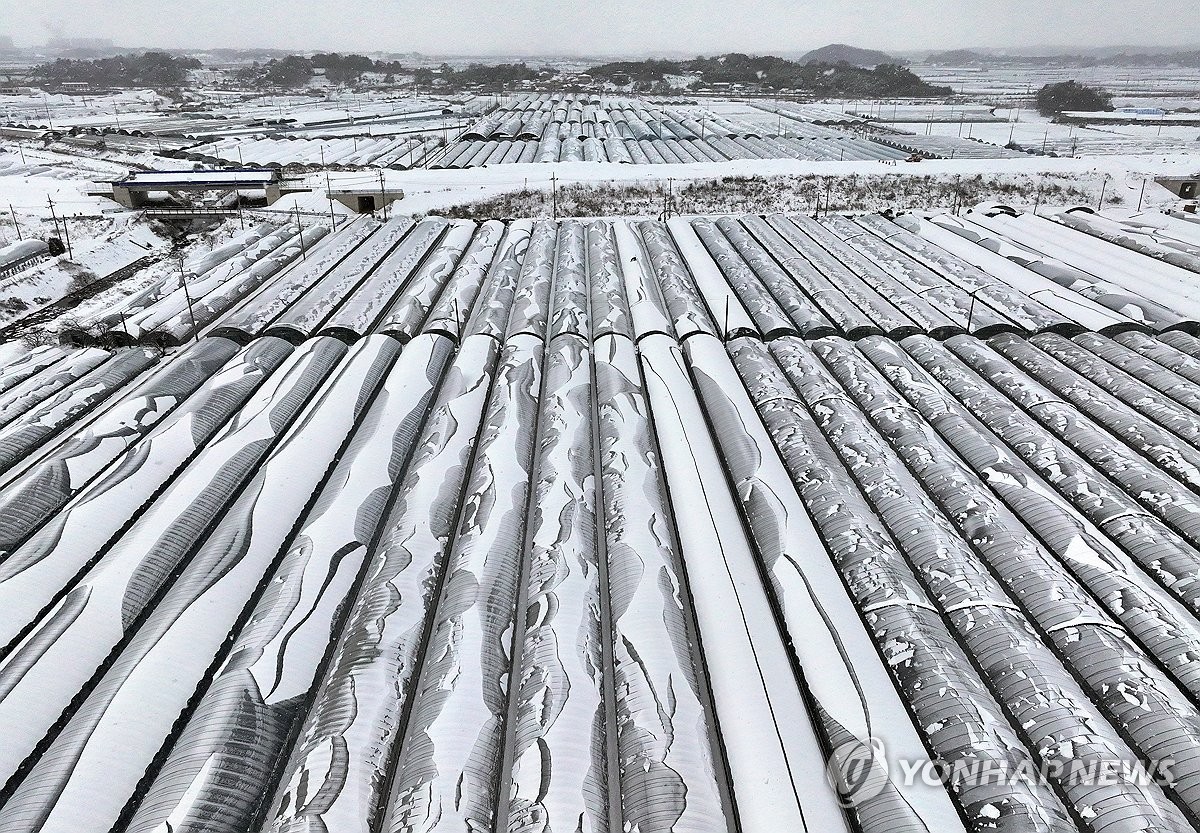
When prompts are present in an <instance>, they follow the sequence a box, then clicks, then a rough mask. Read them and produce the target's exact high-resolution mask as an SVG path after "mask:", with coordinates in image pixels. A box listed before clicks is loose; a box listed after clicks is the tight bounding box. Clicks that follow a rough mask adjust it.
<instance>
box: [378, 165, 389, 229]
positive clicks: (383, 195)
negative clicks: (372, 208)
mask: <svg viewBox="0 0 1200 833" xmlns="http://www.w3.org/2000/svg"><path fill="white" fill-rule="evenodd" d="M379 204H380V205H381V206H382V207H383V219H384V220H385V221H386V220H387V218H388V216H387V190H386V188H385V186H384V184H383V169H382V168H380V169H379Z"/></svg>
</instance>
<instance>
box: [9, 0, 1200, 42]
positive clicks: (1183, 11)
mask: <svg viewBox="0 0 1200 833" xmlns="http://www.w3.org/2000/svg"><path fill="white" fill-rule="evenodd" d="M3 34H8V35H10V36H11V37H12V38H13V39H14V40H15V41H16V43H17V45H18V46H31V45H36V44H41V43H44V42H45V41H46V39H47V38H48V37H50V36H53V35H56V34H57V35H62V36H93V37H105V38H111V39H112V40H113V41H115V42H116V43H117V44H118V45H130V46H134V45H137V46H164V47H216V46H228V47H256V46H258V47H279V48H288V49H296V50H315V49H328V50H340V51H348V50H358V51H392V52H408V51H421V52H426V53H435V54H436V53H455V54H512V55H521V54H588V55H600V54H602V55H614V54H625V53H639V54H640V53H654V52H659V51H663V52H667V51H671V52H682V53H686V54H700V53H708V54H712V53H717V52H728V51H735V50H736V51H745V52H758V53H765V52H803V51H806V50H808V49H811V48H814V47H817V46H822V45H824V44H826V43H830V42H844V43H851V44H853V45H855V46H864V47H870V48H876V49H885V50H886V49H896V50H900V49H946V48H955V47H971V46H1025V45H1031V44H1061V45H1064V46H1074V47H1086V46H1107V45H1113V44H1145V45H1164V46H1169V45H1186V44H1189V43H1190V44H1195V43H1196V42H1197V41H1200V1H1198V0H1153V2H1145V1H1144V0H957V1H956V2H951V0H688V1H687V2H663V0H590V2H580V1H579V0H524V2H513V1H512V0H441V2H436V1H435V0H191V2H187V3H184V2H180V0H0V35H3Z"/></svg>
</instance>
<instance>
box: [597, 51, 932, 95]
mask: <svg viewBox="0 0 1200 833" xmlns="http://www.w3.org/2000/svg"><path fill="white" fill-rule="evenodd" d="M587 73H588V74H589V75H591V76H592V78H595V79H599V80H604V81H612V82H613V83H616V84H621V85H624V84H633V85H634V87H635V88H636V89H654V88H656V87H658V86H660V85H661V84H663V83H664V82H665V79H666V77H667V76H679V75H690V76H697V77H698V81H699V82H700V83H704V84H741V85H743V86H746V87H757V88H761V89H765V90H796V91H804V92H811V93H814V94H816V95H820V96H944V95H950V94H951V93H952V92H953V91H952V90H951V89H950V88H949V87H939V86H934V85H932V84H927V83H926V82H925V81H923V80H922V79H921V78H919V77H917V76H916V75H914V74H913V73H912V72H911V71H909V70H908V69H906V68H905V67H903V66H900V65H899V64H880V65H879V66H877V67H875V68H874V69H864V68H862V67H858V66H854V65H852V64H848V63H845V62H843V63H836V64H829V63H818V62H809V63H801V62H799V61H789V60H787V59H785V58H777V57H775V56H773V55H743V54H741V53H738V52H731V53H729V54H728V55H720V56H717V57H713V58H694V59H692V60H690V61H663V60H649V61H617V62H615V63H610V64H603V65H601V66H598V67H592V68H591V69H589V70H588V71H587Z"/></svg>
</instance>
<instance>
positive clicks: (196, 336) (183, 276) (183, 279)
mask: <svg viewBox="0 0 1200 833" xmlns="http://www.w3.org/2000/svg"><path fill="white" fill-rule="evenodd" d="M179 285H180V286H181V287H183V297H184V298H185V299H186V300H187V308H188V318H190V319H191V321H192V340H193V341H195V342H199V341H200V333H199V332H198V331H197V329H196V311H195V310H194V309H193V308H192V293H191V291H190V290H189V289H188V285H187V273H186V272H185V271H184V270H183V255H180V256H179Z"/></svg>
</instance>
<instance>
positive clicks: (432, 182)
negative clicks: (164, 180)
mask: <svg viewBox="0 0 1200 833" xmlns="http://www.w3.org/2000/svg"><path fill="white" fill-rule="evenodd" d="M1197 168H1200V154H1197V155H1188V154H1173V155H1171V156H1164V157H1142V156H1109V157H1103V158H1097V159H1067V158H1060V159H1054V158H1036V157H1031V158H1029V159H1011V160H970V159H962V160H928V161H925V162H920V163H898V164H896V165H887V164H884V163H880V162H805V161H801V160H794V159H779V160H741V161H736V162H721V163H695V164H691V165H643V166H639V167H635V166H630V165H612V164H597V163H589V162H572V163H559V164H556V165H546V164H529V165H499V166H495V167H488V168H471V169H467V170H460V171H451V170H443V171H426V170H413V171H389V172H387V174H386V184H387V188H388V189H389V190H393V189H402V190H403V191H404V193H405V197H404V199H403V200H402V201H400V202H399V203H397V204H396V206H397V208H398V210H400V211H403V212H404V213H406V214H432V213H437V212H438V211H444V210H446V209H447V208H449V207H452V206H461V205H464V204H467V203H472V202H476V201H478V200H484V199H491V198H495V197H498V196H501V195H504V194H510V193H513V192H518V191H523V190H531V189H532V190H538V191H543V192H549V191H551V190H552V189H553V188H555V187H564V186H567V185H571V184H587V185H595V186H603V187H608V188H619V187H621V186H636V187H645V186H649V187H650V188H654V187H655V186H660V187H662V188H663V189H666V188H668V187H671V188H673V189H675V190H678V189H680V188H681V187H683V186H684V185H686V184H688V183H693V182H699V181H711V180H715V179H720V178H723V177H765V178H775V177H781V178H782V177H790V178H804V177H812V176H817V177H824V178H827V179H829V180H830V181H832V182H834V183H836V182H837V181H838V180H839V179H840V178H842V177H848V176H856V177H859V178H870V177H877V178H880V179H881V180H890V181H893V182H896V183H902V181H903V180H909V179H912V178H922V179H921V180H919V181H926V180H924V179H923V178H925V177H930V178H932V179H933V180H936V181H939V182H943V183H949V182H953V181H954V180H955V178H956V177H957V178H960V179H970V178H974V177H983V178H984V179H988V180H994V181H995V182H996V183H997V186H998V187H997V189H996V194H995V197H996V198H997V199H1010V200H1014V201H1016V202H1018V203H1019V204H1032V203H1033V202H1034V201H1035V196H1034V195H1035V194H1036V191H1037V188H1038V183H1039V182H1042V181H1044V182H1045V183H1046V184H1047V185H1050V184H1058V185H1061V186H1064V187H1065V186H1072V187H1078V188H1079V189H1080V190H1081V191H1082V192H1083V199H1081V200H1079V201H1080V202H1092V203H1094V202H1095V201H1096V200H1097V199H1098V198H1099V191H1100V189H1101V187H1102V184H1103V188H1104V191H1105V202H1106V203H1111V202H1112V198H1113V196H1114V195H1115V196H1118V197H1119V198H1120V203H1117V204H1121V205H1133V206H1136V204H1137V201H1138V197H1139V194H1140V192H1141V189H1142V182H1143V180H1145V179H1146V178H1148V177H1149V178H1152V177H1154V176H1162V175H1172V174H1178V175H1188V174H1192V173H1194V172H1195V171H1196V170H1197ZM1106 177H1107V178H1106ZM310 181H311V182H312V184H313V185H314V187H318V186H319V185H320V184H323V182H324V178H323V176H313V177H311V178H310ZM332 181H333V183H334V187H335V188H337V187H363V188H365V187H368V186H371V185H373V184H377V183H378V182H379V179H378V177H374V178H372V177H370V176H366V175H363V174H345V175H342V176H334V177H332ZM781 182H782V180H781ZM1006 183H1007V185H1006ZM1010 185H1019V186H1021V187H1019V188H1017V189H1016V193H1014V192H1013V189H1012V188H1010V187H1009V186H1010ZM898 187H899V186H898ZM886 193H887V190H886V189H885V190H883V191H881V192H880V196H879V197H878V198H877V199H875V200H872V201H870V202H867V203H864V204H862V205H858V206H849V207H853V208H856V209H860V210H883V209H886V208H889V207H891V208H897V207H899V206H896V205H890V204H889V203H888V202H887V200H886ZM1022 193H1025V194H1027V195H1028V199H1021V198H1020V197H1021V194H1022ZM797 194H798V196H797V199H796V200H795V201H794V202H792V203H788V202H787V201H782V200H780V201H776V202H775V204H774V206H773V207H772V208H771V210H780V211H787V210H795V211H810V210H811V209H812V204H811V200H808V199H806V198H804V197H803V196H802V195H800V193H799V192H797ZM1093 195H1094V196H1093ZM1171 199H1173V198H1172V197H1171V195H1170V194H1169V193H1168V192H1167V191H1165V190H1163V189H1161V188H1159V187H1157V186H1155V185H1154V184H1153V182H1151V183H1150V184H1149V185H1148V186H1147V189H1146V197H1145V204H1146V205H1154V204H1158V203H1164V202H1169V201H1170V200H1171ZM834 204H835V206H836V205H837V201H836V200H835V203H834ZM709 210H714V211H720V210H722V209H721V208H720V207H719V206H712V207H710V208H709ZM728 210H731V211H739V212H744V211H750V212H754V211H759V210H767V209H766V208H765V207H756V206H755V205H753V204H748V205H741V204H739V205H737V206H735V207H732V208H730V209H728Z"/></svg>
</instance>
